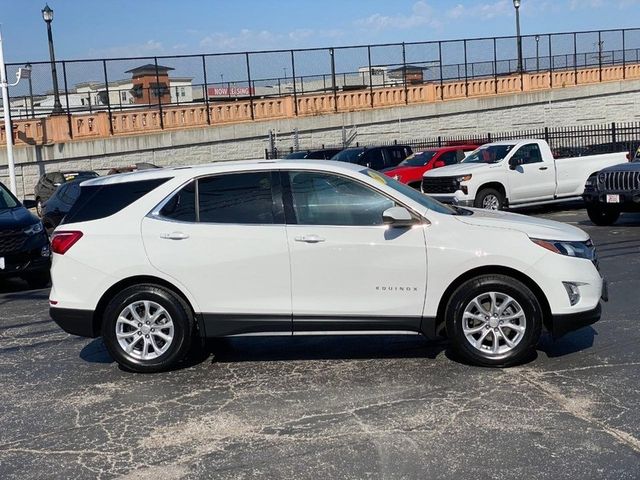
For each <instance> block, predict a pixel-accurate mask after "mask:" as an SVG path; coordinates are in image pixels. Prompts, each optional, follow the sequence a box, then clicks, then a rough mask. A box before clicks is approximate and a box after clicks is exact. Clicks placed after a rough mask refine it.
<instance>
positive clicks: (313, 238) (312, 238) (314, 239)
mask: <svg viewBox="0 0 640 480" xmlns="http://www.w3.org/2000/svg"><path fill="white" fill-rule="evenodd" d="M324 241H325V239H324V238H322V237H320V236H318V235H302V236H300V237H296V242H303V243H322V242H324Z"/></svg>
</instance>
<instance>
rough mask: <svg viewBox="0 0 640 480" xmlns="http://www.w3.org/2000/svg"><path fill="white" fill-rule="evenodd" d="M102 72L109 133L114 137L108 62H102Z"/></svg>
mask: <svg viewBox="0 0 640 480" xmlns="http://www.w3.org/2000/svg"><path fill="white" fill-rule="evenodd" d="M102 70H103V71H104V89H105V91H106V93H107V112H108V114H109V133H110V134H111V135H113V118H111V101H110V100H111V99H110V98H109V78H108V77H107V61H106V60H102Z"/></svg>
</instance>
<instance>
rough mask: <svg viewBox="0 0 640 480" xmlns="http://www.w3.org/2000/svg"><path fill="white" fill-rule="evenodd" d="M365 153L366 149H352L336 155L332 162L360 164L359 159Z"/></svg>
mask: <svg viewBox="0 0 640 480" xmlns="http://www.w3.org/2000/svg"><path fill="white" fill-rule="evenodd" d="M363 153H364V148H350V149H348V150H343V151H341V152H340V153H338V154H336V155H334V157H333V158H332V159H331V160H336V161H338V162H349V163H358V158H360V155H362V154H363Z"/></svg>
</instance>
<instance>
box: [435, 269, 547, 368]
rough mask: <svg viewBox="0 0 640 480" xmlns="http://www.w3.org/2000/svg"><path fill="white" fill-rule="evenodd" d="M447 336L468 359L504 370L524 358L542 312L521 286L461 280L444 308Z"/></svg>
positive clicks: (499, 279) (499, 278) (492, 279)
mask: <svg viewBox="0 0 640 480" xmlns="http://www.w3.org/2000/svg"><path fill="white" fill-rule="evenodd" d="M445 314H446V328H447V335H448V337H449V338H450V339H451V340H452V342H453V348H454V349H455V351H456V352H457V353H458V354H459V355H460V356H461V357H462V358H464V359H465V360H466V361H468V362H470V363H473V364H476V365H481V366H488V367H507V366H510V365H514V364H517V363H520V362H522V361H523V360H525V359H526V358H527V357H528V356H529V355H530V354H531V352H532V351H533V349H534V348H535V346H536V344H537V343H538V339H539V338H540V332H541V330H542V318H543V313H542V308H541V307H540V303H539V302H538V300H537V298H536V297H535V295H534V294H533V292H532V291H531V290H530V289H529V288H528V287H527V286H526V285H524V284H523V283H522V282H520V281H518V280H516V279H515V278H511V277H508V276H505V275H483V276H480V277H477V278H474V279H472V280H469V281H467V282H465V283H464V284H463V285H461V286H460V287H459V288H458V289H457V290H456V291H455V292H454V294H453V295H452V297H451V300H450V301H449V304H448V305H447V309H446V312H445Z"/></svg>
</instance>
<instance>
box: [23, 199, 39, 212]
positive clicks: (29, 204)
mask: <svg viewBox="0 0 640 480" xmlns="http://www.w3.org/2000/svg"><path fill="white" fill-rule="evenodd" d="M22 206H23V207H24V208H27V209H29V210H30V209H32V208H36V201H35V200H30V199H27V198H25V199H24V200H22Z"/></svg>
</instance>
